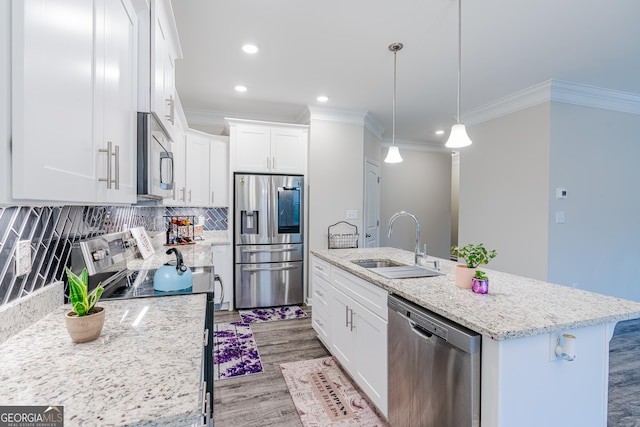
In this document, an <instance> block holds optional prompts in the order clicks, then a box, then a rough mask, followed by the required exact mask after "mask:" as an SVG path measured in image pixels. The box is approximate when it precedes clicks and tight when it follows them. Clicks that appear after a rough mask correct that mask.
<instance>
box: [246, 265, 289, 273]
mask: <svg viewBox="0 0 640 427" xmlns="http://www.w3.org/2000/svg"><path fill="white" fill-rule="evenodd" d="M297 269H298V266H297V265H292V266H287V267H243V268H242V271H246V272H247V273H257V272H258V271H287V270H297Z"/></svg>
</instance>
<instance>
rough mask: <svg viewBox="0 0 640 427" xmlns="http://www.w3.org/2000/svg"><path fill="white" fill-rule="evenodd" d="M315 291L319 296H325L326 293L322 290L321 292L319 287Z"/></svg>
mask: <svg viewBox="0 0 640 427" xmlns="http://www.w3.org/2000/svg"><path fill="white" fill-rule="evenodd" d="M315 292H316V295H318V296H319V297H323V296H324V294H323V293H322V292H320V291H319V290H317V289H316V290H315Z"/></svg>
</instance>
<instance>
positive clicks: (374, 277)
mask: <svg viewBox="0 0 640 427" xmlns="http://www.w3.org/2000/svg"><path fill="white" fill-rule="evenodd" d="M311 253H312V254H313V255H315V256H317V257H318V258H320V259H322V260H325V261H327V262H328V263H330V264H332V265H335V266H336V267H339V268H341V269H343V270H345V271H347V272H349V273H351V274H353V275H355V276H358V277H360V278H362V279H363V280H365V281H367V282H369V283H372V284H374V285H376V286H379V287H381V288H384V289H386V290H387V291H389V292H391V293H394V294H396V295H399V296H401V297H403V298H406V299H408V300H409V301H412V302H414V303H416V304H418V305H419V306H421V307H424V308H426V309H427V310H431V311H433V312H435V313H437V314H440V315H442V316H444V317H446V318H448V319H451V320H453V321H454V322H456V323H459V324H461V325H463V326H465V327H467V328H469V329H471V330H473V331H476V332H478V333H481V334H482V335H485V336H488V337H490V338H493V339H495V340H506V339H514V338H521V337H527V336H533V335H540V334H546V333H551V332H556V331H562V330H567V329H574V328H581V327H587V326H593V325H598V324H602V323H611V322H614V323H615V322H618V321H622V320H629V319H635V318H639V317H640V303H638V302H634V301H629V300H624V299H620V298H615V297H611V296H607V295H602V294H597V293H593V292H589V291H585V290H581V289H575V288H570V287H567V286H562V285H556V284H553V283H548V282H544V281H541V280H535V279H531V278H527V277H522V276H516V275H513V274H508V273H503V272H499V271H495V270H490V269H487V268H486V267H485V266H483V268H482V270H483V271H486V272H487V273H488V276H489V293H488V294H476V293H474V292H472V291H471V289H460V288H458V287H456V286H455V284H454V267H455V265H456V263H455V262H453V261H450V260H445V259H439V258H434V257H428V260H429V261H433V260H439V261H440V271H441V272H442V273H444V275H442V276H437V277H427V278H416V279H394V280H392V279H387V278H385V277H383V276H380V275H378V274H376V273H374V272H371V271H369V270H368V269H366V268H364V267H360V266H358V265H356V264H354V263H353V262H352V261H356V260H367V259H368V260H373V259H391V260H394V261H398V262H400V263H403V264H407V265H411V264H413V262H414V254H413V252H409V251H405V250H401V249H396V248H363V249H330V250H329V249H322V250H312V251H311ZM430 266H431V268H432V267H433V264H430Z"/></svg>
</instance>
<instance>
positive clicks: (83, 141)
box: [11, 0, 137, 203]
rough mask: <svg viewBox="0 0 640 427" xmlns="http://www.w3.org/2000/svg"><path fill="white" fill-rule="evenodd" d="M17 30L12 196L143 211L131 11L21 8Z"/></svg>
mask: <svg viewBox="0 0 640 427" xmlns="http://www.w3.org/2000/svg"><path fill="white" fill-rule="evenodd" d="M70 19H72V20H73V22H70V21H69V20H70ZM11 25H12V30H11V31H12V32H11V34H12V57H11V63H12V101H11V109H12V140H13V143H12V147H13V151H12V159H11V161H12V177H11V181H12V197H13V198H14V199H23V200H42V201H54V202H70V203H103V202H112V203H134V202H135V201H136V185H135V184H136V183H135V179H136V174H135V165H136V162H135V159H136V157H135V138H136V135H135V123H136V121H135V119H136V102H135V94H136V80H135V77H136V60H135V58H136V55H137V44H136V41H137V18H136V16H135V12H134V11H133V8H132V7H131V4H130V2H129V1H118V2H112V1H109V0H101V1H95V2H87V1H84V0H24V1H14V2H13V3H12V19H11Z"/></svg>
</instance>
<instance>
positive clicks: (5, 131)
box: [0, 1, 11, 204]
mask: <svg viewBox="0 0 640 427" xmlns="http://www.w3.org/2000/svg"><path fill="white" fill-rule="evenodd" d="M10 6H11V3H10V2H8V1H3V2H0V204H1V203H2V202H7V201H9V200H10V198H11V197H10V195H11V185H10V184H11V154H10V153H11V151H10V141H11V95H10V94H11V61H10V56H11V7H10Z"/></svg>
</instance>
